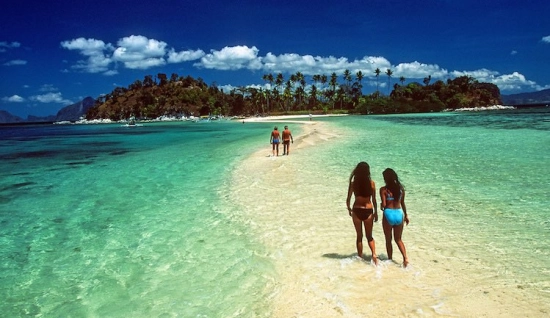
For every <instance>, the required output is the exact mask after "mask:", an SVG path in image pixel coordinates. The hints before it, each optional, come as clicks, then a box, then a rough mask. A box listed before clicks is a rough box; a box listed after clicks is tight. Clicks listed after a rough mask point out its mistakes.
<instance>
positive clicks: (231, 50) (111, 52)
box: [0, 35, 550, 100]
mask: <svg viewBox="0 0 550 318" xmlns="http://www.w3.org/2000/svg"><path fill="white" fill-rule="evenodd" d="M542 41H543V42H546V43H550V36H546V37H543V38H542ZM18 45H19V44H18V43H17V42H12V43H7V42H0V48H2V47H5V48H6V47H17V46H18ZM61 46H62V47H63V48H65V49H68V50H77V51H79V52H80V54H81V55H82V56H85V57H86V59H84V60H79V61H77V62H76V64H74V65H73V66H71V68H72V69H73V70H78V71H82V72H88V73H103V74H104V75H115V74H118V71H117V66H118V65H122V66H123V67H125V68H128V69H148V68H152V67H158V66H164V65H166V64H168V63H184V62H190V61H197V62H196V63H194V64H193V66H195V67H198V68H205V69H212V70H223V71H235V70H250V71H262V72H270V73H283V74H295V73H296V72H301V73H302V74H304V75H307V76H312V75H315V74H321V75H323V74H324V75H330V74H332V73H336V74H337V75H338V76H339V77H341V76H342V74H343V73H344V71H346V70H349V71H350V72H351V73H352V74H353V76H355V74H357V72H359V71H361V72H362V73H363V77H364V79H365V82H364V84H365V85H379V86H384V85H385V82H384V81H378V80H377V81H375V80H374V79H375V77H376V76H375V70H376V69H380V71H381V75H384V74H385V72H386V71H387V70H388V69H391V70H392V71H393V75H392V77H393V78H399V77H404V78H405V79H406V80H407V81H415V80H419V79H423V78H425V77H427V76H431V77H432V78H433V79H434V80H435V79H446V78H450V77H458V76H463V75H467V76H472V77H474V78H476V79H477V80H479V81H483V82H489V83H494V84H496V85H498V86H499V87H500V89H501V90H517V89H524V88H531V89H537V88H539V86H538V85H537V84H536V83H535V82H533V81H529V80H527V79H526V78H525V76H523V75H522V74H520V73H518V72H514V73H512V74H499V73H498V72H496V71H491V70H488V69H479V70H473V71H456V70H455V71H449V70H447V69H445V68H442V67H440V66H439V65H437V64H426V63H422V62H419V61H413V62H405V63H399V64H397V65H392V64H391V62H390V61H389V60H387V59H386V58H384V57H381V56H364V57H362V58H358V59H353V60H350V59H348V58H347V57H335V56H314V55H309V54H306V55H300V54H296V53H282V54H278V55H276V54H274V53H271V52H268V53H267V54H266V55H265V56H261V55H259V53H260V50H259V49H258V48H257V47H256V46H252V47H248V46H246V45H237V46H226V47H224V48H222V49H221V50H215V49H212V50H210V53H205V51H203V50H201V49H196V50H183V51H176V50H175V49H174V48H171V47H169V46H168V44H167V43H166V42H163V41H159V40H156V39H149V38H147V37H145V36H142V35H131V36H128V37H124V38H121V39H119V40H118V41H117V43H116V45H112V44H110V43H105V42H103V41H101V40H96V39H86V38H78V39H73V40H70V41H64V42H61ZM516 53H517V52H516V51H512V52H511V54H512V55H515V54H516ZM12 62H13V61H12ZM12 62H8V63H12ZM16 63H21V62H15V63H14V64H11V65H15V64H16ZM5 65H6V64H5ZM40 96H43V95H40ZM46 97H47V96H44V97H41V98H46ZM53 97H54V96H49V98H51V99H54V98H53ZM35 99H36V100H39V99H38V97H35Z"/></svg>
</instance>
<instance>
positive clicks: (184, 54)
mask: <svg viewBox="0 0 550 318" xmlns="http://www.w3.org/2000/svg"><path fill="white" fill-rule="evenodd" d="M204 55H205V53H204V51H203V50H196V51H180V52H176V51H175V50H174V49H171V50H170V52H169V53H168V63H181V62H188V61H193V60H198V59H200V58H201V57H203V56H204Z"/></svg>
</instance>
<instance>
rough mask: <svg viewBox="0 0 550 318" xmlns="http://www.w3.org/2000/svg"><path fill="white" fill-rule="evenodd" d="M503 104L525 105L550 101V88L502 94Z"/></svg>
mask: <svg viewBox="0 0 550 318" xmlns="http://www.w3.org/2000/svg"><path fill="white" fill-rule="evenodd" d="M501 98H502V103H503V104H504V105H527V104H541V103H550V89H544V90H542V91H538V92H531V93H519V94H511V95H502V96H501Z"/></svg>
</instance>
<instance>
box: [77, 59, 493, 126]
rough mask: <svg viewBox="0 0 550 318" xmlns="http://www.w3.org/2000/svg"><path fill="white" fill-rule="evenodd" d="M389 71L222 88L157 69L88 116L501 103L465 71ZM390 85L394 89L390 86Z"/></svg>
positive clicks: (274, 77)
mask: <svg viewBox="0 0 550 318" xmlns="http://www.w3.org/2000/svg"><path fill="white" fill-rule="evenodd" d="M381 74H385V75H386V76H387V89H388V91H387V94H383V93H382V92H381V91H380V83H379V77H380V75H381ZM392 75H393V71H392V70H390V69H387V70H386V72H382V71H381V70H380V69H378V68H377V69H376V70H375V71H374V73H373V74H364V73H363V72H361V71H358V72H356V73H355V74H353V73H352V72H350V71H349V70H345V71H344V72H343V74H341V75H340V77H339V76H338V75H337V74H336V73H332V74H330V75H325V74H318V75H313V76H311V77H310V78H309V83H308V79H307V77H306V76H305V75H304V74H302V73H301V72H296V73H295V74H291V75H290V76H288V77H287V78H286V79H285V78H284V76H283V74H282V73H277V74H264V75H263V76H262V79H263V80H264V81H265V84H266V85H265V86H263V87H252V86H248V87H237V88H233V89H231V90H230V91H227V92H224V91H223V89H220V88H219V87H218V86H217V85H216V84H212V85H210V86H209V85H207V84H206V83H205V82H204V81H203V80H202V79H201V78H198V79H194V78H192V77H191V76H186V77H182V76H179V75H177V74H175V73H174V74H172V75H171V76H170V77H168V76H167V75H166V74H163V73H159V74H157V75H156V76H154V77H153V76H152V75H147V76H145V78H144V79H143V80H136V81H135V82H134V83H132V84H130V85H129V86H128V87H127V88H123V87H117V88H115V89H114V90H113V91H112V92H111V93H109V94H106V95H104V96H101V97H99V98H97V100H96V102H95V105H94V107H92V108H91V109H90V110H89V111H88V112H87V114H86V118H87V119H97V118H109V119H112V120H120V119H127V118H130V117H137V118H157V117H160V116H191V115H193V116H205V115H208V116H216V115H223V116H251V115H274V114H290V113H305V114H307V113H337V112H340V113H357V114H390V113H410V112H433V111H441V110H444V109H456V108H463V107H475V106H487V105H497V104H500V91H499V89H498V87H497V86H496V85H494V84H491V83H480V82H478V81H477V80H476V79H474V78H473V77H470V76H461V77H457V78H454V79H448V80H447V81H446V82H444V81H441V80H438V81H435V82H434V83H431V76H428V77H426V78H424V80H423V83H422V84H420V83H417V82H411V83H408V84H407V85H405V81H406V79H405V78H404V77H400V78H399V83H395V84H393V86H392V85H391V82H392ZM372 76H374V77H376V91H375V92H374V93H372V94H363V79H364V78H365V77H372ZM390 88H393V89H392V90H391V91H390Z"/></svg>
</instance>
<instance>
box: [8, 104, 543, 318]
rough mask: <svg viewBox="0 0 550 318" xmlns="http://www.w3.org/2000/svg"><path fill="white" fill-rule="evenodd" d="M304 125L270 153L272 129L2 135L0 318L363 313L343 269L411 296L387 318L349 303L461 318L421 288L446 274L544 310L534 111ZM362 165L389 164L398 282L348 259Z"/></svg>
mask: <svg viewBox="0 0 550 318" xmlns="http://www.w3.org/2000/svg"><path fill="white" fill-rule="evenodd" d="M316 121H319V122H320V123H319V124H322V125H323V126H319V128H318V130H319V131H318V133H319V134H317V135H316V134H315V133H311V131H309V130H307V129H305V126H306V125H304V126H302V125H299V124H297V123H292V124H291V129H292V130H293V135H294V138H295V143H294V144H293V145H292V147H293V149H292V154H291V156H287V157H277V158H272V157H268V154H269V153H270V151H269V150H270V149H269V144H268V141H269V134H270V132H271V129H272V126H273V123H262V122H258V123H246V124H241V123H239V122H229V121H219V122H210V123H189V122H179V123H155V124H148V125H147V124H146V125H145V126H144V127H134V128H126V127H120V126H119V125H96V126H84V125H75V126H30V127H29V126H27V127H15V128H14V127H8V126H4V127H0V158H1V161H0V175H1V176H2V178H1V179H0V224H1V225H2V226H1V227H0V251H1V255H2V259H1V261H0V298H1V299H2V302H0V312H1V313H2V316H6V317H22V316H37V317H129V316H132V317H164V316H166V317H241V316H245V317H271V316H284V314H285V312H284V310H282V308H283V307H288V308H296V307H297V306H298V305H299V306H301V309H300V310H294V311H292V312H291V313H292V314H294V315H301V316H313V315H314V313H315V312H316V313H317V314H319V312H320V311H319V310H321V309H323V308H322V307H319V306H322V303H325V304H326V305H327V306H329V308H331V309H330V310H333V309H332V308H337V309H338V313H339V314H341V315H343V316H349V317H352V316H361V315H360V313H361V312H360V311H357V310H356V311H354V309H353V308H358V307H359V306H362V305H359V306H357V307H354V302H355V301H357V302H358V303H362V304H364V299H362V300H361V298H360V296H356V295H362V294H363V292H362V291H356V290H355V289H354V288H355V287H354V286H356V284H355V283H354V282H350V281H349V280H350V277H351V276H352V275H351V274H350V272H349V269H350V268H354V269H355V268H359V271H360V272H361V273H363V274H365V275H367V276H368V275H372V277H371V278H370V279H371V280H370V281H369V282H370V284H378V283H379V282H380V284H382V283H383V284H382V285H380V286H379V288H380V292H381V293H383V292H384V291H383V290H382V289H381V288H383V286H386V285H392V281H393V279H395V280H398V279H399V280H401V281H406V282H407V283H406V284H407V288H409V289H410V290H407V291H415V292H417V293H416V294H415V295H409V297H410V299H411V300H410V301H409V302H407V301H406V300H407V299H409V298H407V297H405V296H404V295H401V296H403V297H400V299H402V302H404V305H403V306H404V307H402V308H401V307H400V309H399V310H400V311H398V312H395V311H392V310H395V309H389V308H378V307H373V306H375V305H372V304H371V305H369V306H370V307H369V306H366V307H365V306H362V307H363V308H364V309H365V310H367V309H369V310H371V312H375V313H376V312H379V313H397V314H402V315H403V314H410V313H411V312H412V313H413V314H412V316H423V315H422V313H427V311H426V310H427V309H426V308H428V309H429V308H430V307H431V308H432V309H430V310H433V311H434V312H435V313H440V312H438V310H440V309H439V308H440V307H437V308H436V309H433V308H435V307H433V306H447V307H446V310H447V313H450V314H458V315H461V314H462V315H464V313H465V312H464V311H461V307H457V306H458V305H456V304H458V303H459V302H460V301H463V299H461V298H458V296H453V295H452V293H451V292H449V291H446V290H445V288H444V287H441V288H443V292H439V291H434V290H435V289H437V290H439V287H438V288H434V287H433V286H445V285H449V284H450V282H454V280H452V279H451V278H449V277H448V276H445V275H447V274H448V273H454V274H453V275H458V277H464V278H465V279H464V280H465V281H468V276H470V277H469V278H470V279H476V280H477V281H478V282H479V284H480V285H482V286H484V287H483V290H480V291H479V292H480V293H481V295H484V294H486V293H489V292H490V293H489V295H492V294H493V293H494V292H500V289H496V288H497V287H494V286H502V288H503V289H508V288H510V289H512V288H513V289H518V290H520V292H521V293H520V294H518V295H519V296H516V295H515V294H514V297H516V299H517V301H518V302H519V303H522V302H525V303H531V302H534V303H535V304H539V303H544V302H545V301H546V303H548V302H547V300H548V298H549V297H548V295H549V293H550V271H549V270H548V266H547V260H548V259H549V258H550V247H549V239H550V236H549V235H548V234H549V231H550V216H549V212H550V211H549V209H548V193H549V192H550V182H549V181H548V177H547V176H548V174H549V172H550V168H548V158H550V147H549V146H550V134H548V131H549V130H550V112H549V111H548V110H547V109H530V110H519V111H498V112H497V111H493V112H485V113H460V114H455V113H445V114H424V115H393V116H348V117H341V118H340V117H338V118H327V119H316ZM302 131H304V132H307V131H309V132H308V133H307V134H306V133H304V134H302ZM259 149H261V150H260V151H258V150H259ZM361 160H365V161H367V162H369V164H370V165H371V167H372V173H373V178H374V180H375V181H376V182H377V185H378V186H380V185H381V181H382V178H381V172H382V171H383V170H384V169H385V168H386V167H392V168H394V169H395V170H396V171H397V172H398V174H399V175H400V178H401V179H402V181H403V182H404V184H405V186H406V188H407V206H408V208H409V214H410V218H411V225H409V227H407V228H406V230H405V237H404V239H405V243H406V244H407V247H408V249H409V258H410V260H411V267H412V271H411V272H404V273H401V272H397V271H395V270H392V269H391V267H390V268H384V269H383V271H382V272H380V270H379V269H376V270H375V269H372V267H369V266H365V265H364V264H363V265H361V264H360V263H361V262H358V261H356V260H355V259H354V256H353V255H354V253H355V245H354V235H355V233H354V231H353V227H352V225H351V221H349V220H348V219H347V215H346V214H345V213H344V212H345V211H344V202H345V194H346V190H347V184H346V182H347V178H348V177H349V173H350V172H351V170H352V169H353V167H354V166H355V165H356V164H357V162H358V161H361ZM377 226H378V225H377ZM344 233H345V234H344ZM375 238H376V239H377V246H378V247H377V248H378V254H379V255H381V258H382V259H383V258H384V253H385V251H384V244H383V237H382V236H381V229H379V228H376V229H375ZM348 243H349V244H348ZM395 253H396V251H394V254H395ZM366 254H368V252H367V253H366ZM443 264H450V265H443ZM358 266H360V267H358ZM388 266H389V265H388ZM431 266H435V267H438V268H440V271H438V269H437V268H435V269H431V268H430V267H431ZM445 266H450V267H449V268H444V267H445ZM453 266H454V267H453ZM428 268H430V269H428ZM464 268H466V269H468V270H471V272H470V273H460V270H463V269H464ZM455 270H456V271H455ZM445 273H447V274H445ZM400 275H401V276H400ZM407 275H408V276H407ZM428 276H430V277H429V278H428ZM407 279H410V281H407ZM456 284H457V285H453V288H456V289H457V290H460V291H464V290H466V287H464V286H460V285H459V284H458V283H456ZM489 286H493V287H489ZM491 288H495V289H494V290H493V289H491ZM449 289H450V288H449ZM423 293H427V294H429V296H426V299H428V298H429V301H426V302H425V303H423V302H422V301H420V300H419V299H423V297H422V294H423ZM472 293H474V292H472ZM398 294H399V293H398ZM434 294H437V296H434ZM440 294H441V296H439V295H440ZM354 297H355V298H354ZM415 297H416V299H415V300H413V299H414V298H415ZM473 297H476V295H475V293H474V295H473V296H472V298H473ZM495 297H496V296H495ZM517 297H519V298H517ZM522 297H523V298H522ZM478 298H479V297H478ZM354 299H355V300H354ZM319 300H321V301H319ZM488 301H489V300H487V302H488ZM491 301H493V300H491ZM539 301H540V302H539ZM298 302H300V303H299V304H298ZM431 302H433V304H432V303H431ZM487 302H486V303H487ZM473 303H475V301H472V304H473ZM430 304H431V305H430ZM441 304H444V305H441ZM510 305H513V304H510ZM393 307H396V306H395V305H393ZM520 307H521V306H520ZM307 308H309V310H310V311H308V309H307ZM422 310H424V311H422ZM536 310H537V312H541V313H544V312H550V311H545V310H548V307H547V305H546V307H545V305H542V307H541V308H536ZM325 314H326V315H325V316H327V317H328V316H331V315H332V314H333V313H332V312H328V311H325ZM321 316H323V315H322V314H321ZM466 316H467V314H466Z"/></svg>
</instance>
